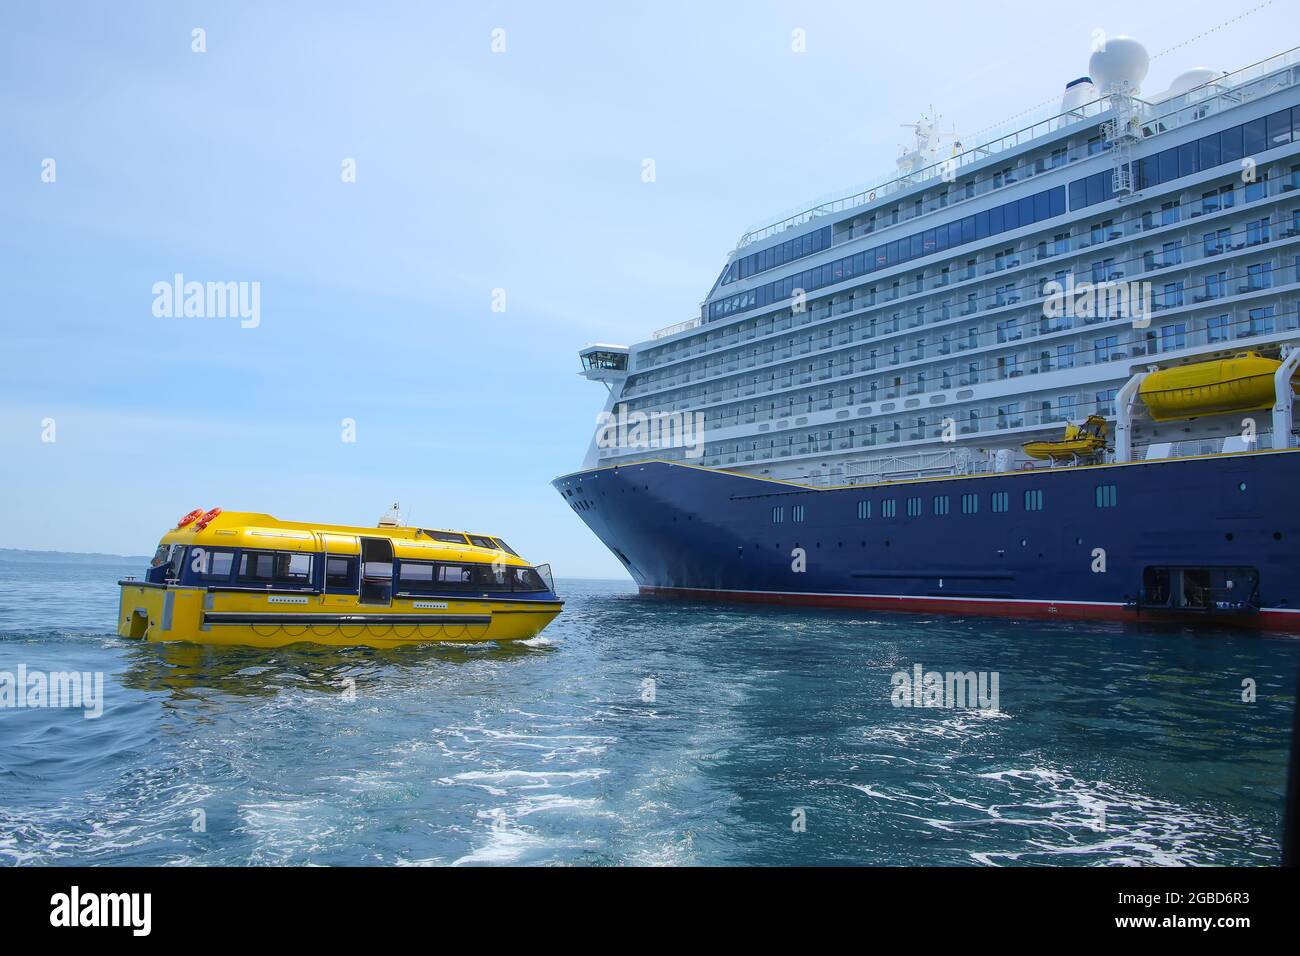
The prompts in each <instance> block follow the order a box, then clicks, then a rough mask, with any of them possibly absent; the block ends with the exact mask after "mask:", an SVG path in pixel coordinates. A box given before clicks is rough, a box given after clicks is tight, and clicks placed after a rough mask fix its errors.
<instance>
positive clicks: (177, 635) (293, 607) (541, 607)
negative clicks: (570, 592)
mask: <svg viewBox="0 0 1300 956" xmlns="http://www.w3.org/2000/svg"><path fill="white" fill-rule="evenodd" d="M120 587H121V593H120V600H119V606H118V630H117V632H118V634H119V635H121V636H122V637H132V638H137V639H143V640H147V641H189V642H192V643H195V644H216V645H230V646H242V647H268V648H269V647H284V646H287V645H290V644H300V643H311V644H321V645H325V646H329V647H357V646H363V647H376V648H393V647H404V646H411V645H417V644H427V643H432V642H438V641H452V642H461V643H470V642H478V641H503V642H504V641H525V640H528V639H529V638H531V637H536V636H537V634H539V633H540V632H541V631H542V629H543V628H545V627H546V626H547V625H548V624H550V623H551V621H553V620H554V619H555V617H556V616H557V615H558V614H559V613H560V609H561V607H562V604H561V603H560V602H559V601H523V600H492V599H474V600H467V599H457V598H447V599H432V598H394V599H393V601H392V605H391V606H387V605H385V606H374V605H367V604H362V603H361V602H360V601H359V599H358V598H357V597H356V596H354V595H337V594H317V595H303V596H287V595H279V594H265V593H223V592H212V591H209V590H208V589H206V588H199V587H182V586H177V585H166V586H163V585H153V584H145V583H140V582H132V581H123V582H122V583H121V586H120Z"/></svg>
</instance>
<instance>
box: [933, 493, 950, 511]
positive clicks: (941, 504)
mask: <svg viewBox="0 0 1300 956" xmlns="http://www.w3.org/2000/svg"><path fill="white" fill-rule="evenodd" d="M934 513H935V514H937V515H946V514H947V513H948V496H947V495H935V497H934Z"/></svg>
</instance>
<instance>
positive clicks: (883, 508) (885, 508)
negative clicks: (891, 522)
mask: <svg viewBox="0 0 1300 956" xmlns="http://www.w3.org/2000/svg"><path fill="white" fill-rule="evenodd" d="M897 513H898V502H897V501H895V500H894V499H893V498H886V499H885V500H884V501H882V502H881V503H880V516H881V517H882V518H892V517H894V515H896V514H897Z"/></svg>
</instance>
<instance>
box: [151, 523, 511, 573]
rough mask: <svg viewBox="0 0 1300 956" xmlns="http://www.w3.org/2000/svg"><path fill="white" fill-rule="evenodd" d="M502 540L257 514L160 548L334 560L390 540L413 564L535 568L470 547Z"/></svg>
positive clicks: (183, 534) (190, 531) (180, 534)
mask: <svg viewBox="0 0 1300 956" xmlns="http://www.w3.org/2000/svg"><path fill="white" fill-rule="evenodd" d="M430 531H438V532H443V533H449V534H462V535H465V536H466V543H465V544H458V543H456V542H451V541H439V540H437V539H435V538H433V537H430V535H429V533H428V532H430ZM470 535H473V536H474V537H477V538H489V539H494V540H495V539H497V536H496V535H489V534H480V533H478V532H473V531H456V530H452V529H446V528H436V529H435V528H427V529H426V528H406V527H398V528H372V527H359V526H355V525H342V524H324V523H320V522H305V521H282V520H280V519H279V518H276V517H275V516H274V515H268V514H261V513H258V512H254V511H223V512H221V514H219V515H217V516H216V517H215V518H213V519H212V520H211V522H209V523H208V525H207V527H205V528H204V529H203V530H201V531H195V530H194V525H193V524H190V525H188V526H187V527H184V528H172V529H171V530H169V531H168V532H167V533H166V534H164V535H163V537H162V540H161V541H160V544H196V543H201V544H206V545H208V546H209V547H213V548H259V549H262V550H274V551H313V552H320V551H324V550H326V546H328V550H329V552H330V554H340V555H342V554H358V553H359V552H360V550H361V548H360V544H359V539H360V538H363V537H364V538H387V539H389V540H390V541H392V542H393V553H394V554H395V555H396V556H397V557H399V558H409V559H412V560H421V559H422V560H426V561H432V560H443V561H446V560H453V561H455V560H460V561H477V562H483V561H496V560H500V561H503V562H504V563H505V564H507V565H514V566H519V567H532V565H530V564H529V563H528V562H527V561H525V560H524V559H523V558H521V557H519V556H518V555H515V554H511V553H510V552H509V551H505V550H502V549H498V548H484V547H480V546H478V545H475V544H472V543H469V537H470Z"/></svg>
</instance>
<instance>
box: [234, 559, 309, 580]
mask: <svg viewBox="0 0 1300 956" xmlns="http://www.w3.org/2000/svg"><path fill="white" fill-rule="evenodd" d="M239 580H240V581H243V582H246V583H250V584H286V585H292V586H294V587H307V586H308V585H310V584H311V555H310V554H292V553H283V552H274V551H245V552H244V553H243V554H241V555H240V556H239Z"/></svg>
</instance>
